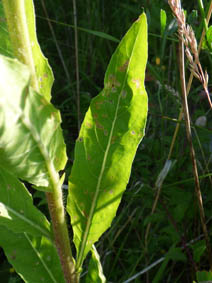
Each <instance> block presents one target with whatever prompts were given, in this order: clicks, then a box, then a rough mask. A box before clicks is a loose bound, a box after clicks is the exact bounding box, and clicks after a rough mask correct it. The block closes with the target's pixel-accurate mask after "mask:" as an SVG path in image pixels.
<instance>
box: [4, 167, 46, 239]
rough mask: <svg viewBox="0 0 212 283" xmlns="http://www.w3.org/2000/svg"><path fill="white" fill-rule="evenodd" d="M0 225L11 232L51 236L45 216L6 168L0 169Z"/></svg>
mask: <svg viewBox="0 0 212 283" xmlns="http://www.w3.org/2000/svg"><path fill="white" fill-rule="evenodd" d="M0 225H4V226H6V227H7V228H8V229H10V230H12V231H13V232H15V233H17V232H27V233H30V234H31V235H33V236H46V237H48V238H51V232H50V225H49V222H48V220H47V219H46V217H45V216H44V215H43V214H42V213H41V212H40V211H39V210H38V209H37V208H36V207H35V206H34V205H33V203H32V197H31V195H30V193H29V192H28V191H27V190H26V188H25V187H24V185H23V184H22V183H21V182H19V181H18V179H17V178H16V177H14V176H13V175H11V174H10V173H8V172H7V171H6V170H4V169H2V168H1V170H0Z"/></svg>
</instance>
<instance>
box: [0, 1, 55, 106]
mask: <svg viewBox="0 0 212 283" xmlns="http://www.w3.org/2000/svg"><path fill="white" fill-rule="evenodd" d="M5 2H6V1H5ZM17 2H19V4H17V5H19V6H20V7H21V9H22V11H21V17H22V18H21V19H20V18H19V14H17V12H16V10H15V9H14V7H16V6H17V5H15V3H14V1H7V5H5V7H4V8H5V9H7V15H8V17H9V18H10V21H9V23H8V24H9V26H8V29H9V32H10V36H9V33H8V31H7V25H6V15H5V13H4V14H3V8H2V2H0V15H1V20H0V39H1V48H0V53H1V54H3V55H7V56H8V55H10V56H12V57H13V56H14V57H16V58H18V59H19V60H20V61H21V62H24V61H23V58H22V57H24V56H25V54H26V53H28V52H27V50H28V51H29V53H30V54H31V58H28V59H27V60H31V61H32V62H31V64H32V65H33V68H34V70H35V74H36V85H37V88H36V89H37V90H38V91H39V93H40V94H41V95H43V96H44V97H45V99H46V100H48V101H50V99H51V88H52V84H53V80H54V77H53V73H52V70H51V68H50V66H49V64H48V60H47V59H46V58H45V57H44V55H43V53H42V51H41V49H40V46H39V43H38V40H37V35H36V26H35V12H34V4H33V0H27V1H24V3H23V5H22V3H21V4H20V1H17ZM20 7H19V8H20ZM23 25H24V27H23ZM20 26H21V27H20ZM23 30H24V33H25V34H23ZM22 37H25V38H28V44H25V45H24V46H23V44H22V43H21V41H22V40H23V39H22ZM11 43H12V44H11ZM11 46H12V48H11Z"/></svg>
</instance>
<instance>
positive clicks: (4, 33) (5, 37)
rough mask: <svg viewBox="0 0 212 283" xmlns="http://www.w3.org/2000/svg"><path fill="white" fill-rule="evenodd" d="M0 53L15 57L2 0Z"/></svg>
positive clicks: (0, 3)
mask: <svg viewBox="0 0 212 283" xmlns="http://www.w3.org/2000/svg"><path fill="white" fill-rule="evenodd" d="M0 54H2V55H5V56H10V57H14V55H13V50H12V45H11V40H10V38H9V33H8V30H7V23H6V19H5V16H4V10H3V6H2V2H0Z"/></svg>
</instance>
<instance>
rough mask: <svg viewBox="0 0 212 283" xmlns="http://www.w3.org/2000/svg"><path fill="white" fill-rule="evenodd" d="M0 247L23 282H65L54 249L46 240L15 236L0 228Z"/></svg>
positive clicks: (21, 235) (26, 235) (21, 234)
mask: <svg viewBox="0 0 212 283" xmlns="http://www.w3.org/2000/svg"><path fill="white" fill-rule="evenodd" d="M0 246H1V247H2V248H3V250H4V252H5V254H6V256H7V259H8V261H9V262H10V263H11V264H12V265H13V267H14V269H15V270H16V272H17V273H18V274H19V275H20V276H21V277H22V279H23V280H24V281H25V282H28V283H38V282H39V283H40V282H44V283H47V282H48V283H52V282H53V283H64V282H65V281H64V276H63V273H62V269H61V265H60V262H59V258H58V255H57V251H56V248H55V246H54V244H53V243H52V242H51V241H50V240H48V239H47V238H45V237H31V236H29V235H28V234H27V233H17V234H16V233H13V232H12V231H10V230H8V229H7V228H5V227H4V226H0Z"/></svg>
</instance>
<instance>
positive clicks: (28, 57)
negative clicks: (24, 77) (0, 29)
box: [2, 0, 39, 91]
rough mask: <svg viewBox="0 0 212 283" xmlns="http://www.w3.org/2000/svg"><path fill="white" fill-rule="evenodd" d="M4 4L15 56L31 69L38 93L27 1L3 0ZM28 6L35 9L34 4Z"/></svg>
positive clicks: (34, 85) (32, 80)
mask: <svg viewBox="0 0 212 283" xmlns="http://www.w3.org/2000/svg"><path fill="white" fill-rule="evenodd" d="M2 3H3V7H4V13H5V16H6V20H7V26H8V31H9V35H10V39H11V42H12V46H13V52H14V55H15V57H16V58H17V59H18V60H19V61H20V62H22V63H24V64H26V65H27V66H28V67H29V69H30V72H31V85H32V87H33V88H34V89H35V90H37V91H38V89H39V88H38V81H37V78H36V70H35V62H34V59H33V54H32V43H31V41H30V37H29V30H28V23H27V13H26V11H25V1H24V0H15V1H11V0H2ZM27 5H28V6H31V7H30V8H32V9H34V7H33V2H31V1H30V2H28V3H27ZM31 24H34V23H31Z"/></svg>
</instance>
